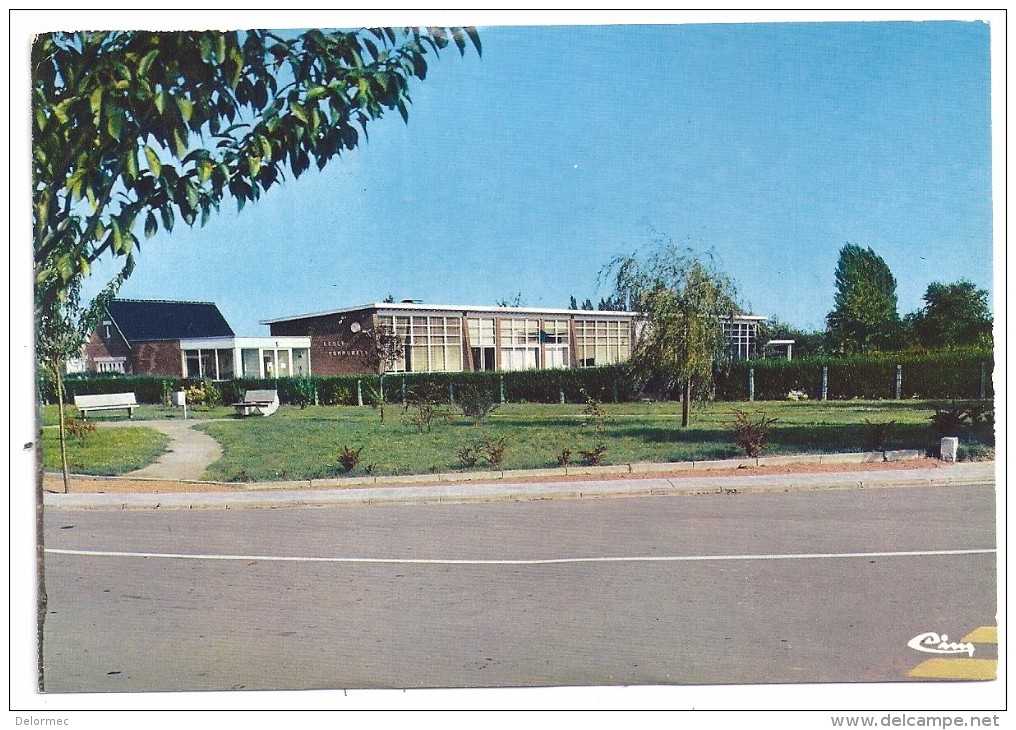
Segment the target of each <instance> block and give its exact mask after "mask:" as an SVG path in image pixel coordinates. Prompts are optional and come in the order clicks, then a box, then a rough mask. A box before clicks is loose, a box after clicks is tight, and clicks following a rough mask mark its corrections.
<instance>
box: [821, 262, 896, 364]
mask: <svg viewBox="0 0 1016 730" xmlns="http://www.w3.org/2000/svg"><path fill="white" fill-rule="evenodd" d="M835 304H836V306H835V308H834V309H833V311H831V312H830V313H829V314H828V315H827V316H826V325H827V327H828V330H829V337H830V341H831V344H832V347H833V349H835V350H836V351H838V352H842V353H851V352H866V351H871V350H880V349H890V348H893V347H895V346H898V345H899V333H900V319H899V315H898V314H897V311H896V279H895V278H894V277H893V275H892V272H891V271H890V270H889V267H888V266H887V265H886V263H885V261H883V260H882V258H881V257H880V256H879V255H878V254H876V253H875V252H874V251H873V250H872V249H870V248H867V249H863V248H861V247H860V246H857V245H855V244H852V243H848V244H846V245H845V246H843V248H842V249H840V258H839V262H838V263H837V266H836V297H835Z"/></svg>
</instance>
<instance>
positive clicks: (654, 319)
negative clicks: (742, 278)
mask: <svg viewBox="0 0 1016 730" xmlns="http://www.w3.org/2000/svg"><path fill="white" fill-rule="evenodd" d="M659 244H660V245H659V247H658V248H657V249H655V250H653V251H651V252H650V253H649V254H648V255H646V256H643V257H640V256H637V255H630V256H621V257H618V258H615V259H614V260H613V261H612V262H611V263H610V264H608V265H607V267H606V268H605V269H604V272H603V274H604V275H605V276H607V277H609V278H610V279H611V280H612V282H613V285H614V294H613V295H612V298H613V299H614V300H615V301H619V302H629V303H630V305H631V306H630V309H631V311H635V312H638V313H639V314H640V315H641V316H640V318H639V322H638V323H637V325H638V337H636V341H635V343H634V346H633V348H632V355H631V360H630V366H631V367H632V368H633V369H634V370H635V372H637V373H639V374H640V375H642V376H644V377H650V378H655V379H657V380H658V381H660V382H662V384H663V387H664V388H666V389H667V390H670V389H672V388H674V387H676V386H678V385H680V387H681V393H682V397H681V401H682V409H681V425H682V426H688V425H689V423H690V422H691V411H690V406H691V400H692V398H693V397H696V396H697V397H703V396H705V395H707V394H708V392H709V386H710V383H711V382H712V370H713V363H714V362H715V361H716V360H717V359H718V358H719V357H722V353H723V348H724V337H723V319H724V318H726V317H731V316H733V315H735V314H738V313H740V311H741V309H740V307H739V306H738V304H737V301H736V299H737V290H736V287H735V286H734V283H733V281H732V280H731V279H730V278H729V277H727V276H726V275H725V274H723V273H722V272H720V271H719V270H718V269H717V268H716V266H715V264H714V262H713V260H712V258H711V257H709V256H708V255H703V254H699V253H696V252H694V251H692V250H690V249H685V250H681V249H679V248H677V247H676V246H675V245H674V244H673V243H672V242H671V241H670V239H668V238H666V237H663V238H662V239H661V240H660V241H659Z"/></svg>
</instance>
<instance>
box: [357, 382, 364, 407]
mask: <svg viewBox="0 0 1016 730" xmlns="http://www.w3.org/2000/svg"><path fill="white" fill-rule="evenodd" d="M356 405H358V406H362V405H363V387H362V384H361V382H360V381H359V380H357V381H356Z"/></svg>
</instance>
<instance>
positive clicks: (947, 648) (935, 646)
mask: <svg viewBox="0 0 1016 730" xmlns="http://www.w3.org/2000/svg"><path fill="white" fill-rule="evenodd" d="M907 646H909V647H910V648H911V649H914V650H915V651H923V652H925V653H926V654H966V655H967V656H973V655H974V645H973V644H970V643H967V642H957V641H949V635H948V634H941V635H939V634H937V633H935V632H934V631H927V632H925V633H923V634H918V635H917V636H915V637H914V638H913V639H911V640H910V641H908V642H907Z"/></svg>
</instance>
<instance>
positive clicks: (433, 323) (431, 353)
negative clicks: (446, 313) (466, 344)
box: [378, 316, 462, 373]
mask: <svg viewBox="0 0 1016 730" xmlns="http://www.w3.org/2000/svg"><path fill="white" fill-rule="evenodd" d="M378 322H379V324H380V325H381V326H382V327H392V328H393V329H394V330H395V333H396V334H397V335H399V336H400V337H401V338H402V342H403V345H404V348H405V363H403V367H401V368H400V367H396V368H394V370H395V371H396V372H399V371H402V370H405V371H407V372H418V373H426V372H456V371H459V370H462V320H461V319H460V318H459V317H420V316H411V317H389V316H382V317H378Z"/></svg>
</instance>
